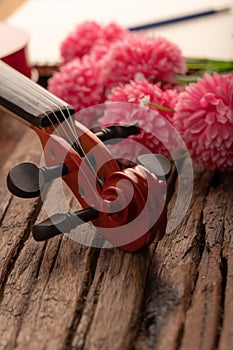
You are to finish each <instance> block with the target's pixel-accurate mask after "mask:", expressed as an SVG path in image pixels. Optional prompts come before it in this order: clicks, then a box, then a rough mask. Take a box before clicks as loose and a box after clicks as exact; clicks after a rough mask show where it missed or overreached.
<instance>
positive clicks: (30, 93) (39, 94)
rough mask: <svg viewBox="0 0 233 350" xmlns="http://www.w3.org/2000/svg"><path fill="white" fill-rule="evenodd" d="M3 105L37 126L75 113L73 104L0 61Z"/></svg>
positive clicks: (49, 123)
mask: <svg viewBox="0 0 233 350" xmlns="http://www.w3.org/2000/svg"><path fill="white" fill-rule="evenodd" d="M0 106H3V107H4V108H6V109H7V110H9V111H11V112H13V113H14V114H16V115H17V116H18V117H20V118H21V119H22V120H23V121H24V122H27V123H29V124H31V125H34V126H36V127H38V128H44V127H47V126H51V125H56V124H58V123H60V122H62V121H63V120H64V119H67V118H69V117H70V116H71V115H73V114H74V109H73V107H72V106H70V105H69V104H67V103H66V102H64V101H62V100H61V99H59V98H58V97H56V96H54V95H53V94H51V93H50V92H49V91H47V90H46V89H44V88H42V87H41V86H39V85H38V84H36V83H35V82H33V81H32V80H30V79H28V78H27V77H25V76H24V75H22V74H21V73H19V72H18V71H16V70H15V69H13V68H11V67H10V66H9V65H7V64H6V63H4V62H3V61H1V60H0Z"/></svg>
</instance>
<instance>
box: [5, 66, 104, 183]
mask: <svg viewBox="0 0 233 350" xmlns="http://www.w3.org/2000/svg"><path fill="white" fill-rule="evenodd" d="M7 68H8V66H7ZM8 69H9V70H10V69H12V68H11V67H9V68H8ZM3 76H4V74H3ZM17 77H19V78H20V80H21V81H22V82H23V83H24V84H22V85H19V84H18V87H19V88H20V89H21V90H22V87H23V91H24V92H25V93H26V95H27V96H28V97H29V98H30V97H31V94H30V93H29V91H28V90H25V88H24V86H25V83H26V85H27V86H28V87H30V89H31V88H33V90H34V91H36V94H37V95H40V96H42V97H43V99H46V100H47V101H49V102H50V103H52V104H53V105H54V106H55V107H57V108H58V109H59V110H60V112H61V114H62V115H63V118H64V121H65V122H66V125H68V128H69V130H70V131H71V132H72V134H73V137H74V141H75V142H77V144H78V146H79V147H80V149H81V151H82V153H83V155H84V157H85V159H86V160H87V163H88V165H89V167H90V168H91V169H92V171H93V172H94V174H95V175H96V177H97V179H98V176H97V173H96V171H95V169H94V167H93V165H92V163H91V162H90V160H89V158H88V157H87V156H86V154H85V151H84V149H83V146H82V145H81V142H80V140H79V136H78V134H77V131H76V128H75V125H74V122H73V119H72V116H71V114H70V111H69V108H68V106H67V105H64V104H63V101H62V100H60V99H59V98H57V97H56V96H54V95H51V97H50V95H49V94H48V92H47V91H46V90H45V89H43V88H42V87H40V86H39V85H36V86H35V85H34V84H33V85H32V84H31V81H30V80H28V78H26V77H24V76H23V75H21V74H19V75H18V76H17ZM5 78H6V79H7V76H5ZM16 81H17V80H16ZM10 83H11V81H10ZM15 85H16V83H14V87H15ZM8 90H9V91H11V90H10V89H8ZM21 100H22V101H24V102H27V103H28V104H29V105H31V106H33V107H34V108H35V105H33V104H32V103H30V102H29V101H28V100H26V99H25V98H22V97H21ZM54 100H57V102H58V103H60V104H62V106H63V107H65V108H66V110H67V113H68V116H69V119H70V121H71V122H72V127H71V125H70V123H69V122H68V121H67V118H66V117H65V115H64V112H63V110H62V108H61V107H60V106H59V104H58V103H55V102H54ZM40 103H41V101H40ZM41 104H42V105H44V106H45V107H47V108H48V110H50V111H51V112H52V113H53V115H54V117H55V119H56V120H57V122H58V124H59V125H60V126H61V128H62V130H63V132H64V134H65V135H66V137H67V139H68V140H69V141H70V143H71V144H73V140H72V139H71V138H70V136H69V135H68V134H67V132H66V130H65V128H64V127H63V125H62V123H61V122H60V121H59V119H58V117H57V115H56V113H55V112H54V111H53V110H52V109H51V108H50V106H48V105H47V104H45V103H43V102H42V103H41ZM36 108H37V110H38V111H39V112H41V113H43V114H45V115H46V116H47V118H48V120H49V122H50V124H51V125H53V126H55V125H54V123H53V122H52V120H51V118H50V117H49V115H48V114H47V113H46V112H45V111H44V110H41V109H40V108H38V106H37V107H36ZM58 135H59V133H58ZM59 136H60V135H59Z"/></svg>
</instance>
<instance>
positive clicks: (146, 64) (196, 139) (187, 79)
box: [48, 21, 233, 170]
mask: <svg viewBox="0 0 233 350" xmlns="http://www.w3.org/2000/svg"><path fill="white" fill-rule="evenodd" d="M61 57H62V62H61V65H60V67H59V68H60V69H59V72H56V73H54V75H53V76H52V77H51V78H50V79H49V81H48V89H49V90H50V91H51V92H52V93H54V94H55V95H57V96H59V97H61V98H62V99H63V100H65V101H67V102H68V103H70V104H71V105H73V106H74V108H75V110H76V111H77V112H78V111H80V110H82V109H84V108H87V107H90V106H93V105H98V104H102V103H105V104H106V106H108V103H109V102H124V103H125V102H127V103H131V104H136V105H141V106H144V107H146V108H149V109H151V110H154V111H155V113H154V114H151V113H142V114H139V115H138V116H137V121H138V123H139V125H140V127H141V130H142V132H141V133H140V134H139V135H134V136H131V138H132V139H133V140H135V141H137V143H139V144H141V145H142V146H146V147H147V148H148V149H149V151H150V152H153V153H161V154H164V155H167V153H168V152H167V149H166V147H164V145H163V144H162V143H161V142H160V140H158V139H156V138H155V137H152V135H153V129H155V128H156V129H159V128H160V129H161V134H164V135H165V134H166V130H165V128H164V126H163V125H160V124H161V123H160V124H159V123H158V120H157V118H156V113H157V114H159V115H162V116H163V117H164V118H166V119H167V120H168V121H169V122H170V123H171V124H172V125H173V126H174V127H175V128H176V130H177V131H178V132H179V134H180V135H181V137H182V139H183V140H184V142H185V144H186V146H187V149H188V151H189V153H190V156H191V158H192V159H193V161H195V162H196V163H198V164H200V165H202V166H203V167H205V168H208V169H220V170H224V169H232V168H233V62H225V61H218V60H207V59H197V58H185V57H184V56H183V55H182V52H181V50H180V49H179V47H177V45H175V44H174V43H172V42H170V41H169V40H167V39H165V38H162V37H151V36H149V35H148V34H146V33H138V32H137V33H134V32H131V31H129V30H126V29H123V28H121V27H120V26H119V25H117V24H115V23H110V24H109V25H105V26H103V25H100V24H98V23H96V22H93V21H87V22H84V23H82V24H80V25H78V26H77V27H76V28H75V30H74V31H73V32H72V33H71V34H69V35H68V37H67V38H65V40H64V41H63V42H62V43H61ZM110 105H111V104H110ZM110 112H111V111H108V112H107V113H103V114H101V115H100V116H98V120H96V118H97V117H96V116H95V115H93V117H90V114H85V113H81V114H80V115H79V118H81V119H80V120H79V121H80V122H81V123H82V124H84V125H86V126H87V127H88V128H91V127H93V126H95V125H96V123H97V122H98V123H99V124H101V125H108V124H113V123H121V124H122V123H129V122H133V121H134V120H135V115H134V114H133V113H131V114H130V113H128V114H127V113H123V114H118V113H115V114H114V113H110ZM110 115H111V120H109V116H110ZM152 116H153V117H152ZM126 119H127V120H126ZM145 125H147V126H148V125H150V130H151V132H148V131H145V130H146V128H145ZM147 129H148V128H147ZM168 137H169V135H168ZM114 147H115V152H116V153H117V156H118V157H119V158H126V153H129V152H130V153H131V156H132V157H133V156H135V157H136V156H137V155H138V153H140V149H139V148H138V147H134V146H132V147H122V146H121V144H118V145H114Z"/></svg>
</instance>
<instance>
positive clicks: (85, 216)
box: [32, 208, 99, 242]
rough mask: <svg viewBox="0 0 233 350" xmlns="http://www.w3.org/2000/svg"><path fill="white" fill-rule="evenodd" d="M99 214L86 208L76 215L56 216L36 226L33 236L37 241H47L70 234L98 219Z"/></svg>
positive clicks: (33, 228)
mask: <svg viewBox="0 0 233 350" xmlns="http://www.w3.org/2000/svg"><path fill="white" fill-rule="evenodd" d="M98 215H99V212H98V211H97V210H96V209H94V208H86V209H83V210H80V211H78V212H76V213H72V212H69V213H66V214H55V215H53V216H52V217H51V218H48V219H47V220H45V221H43V222H41V223H39V224H37V225H34V226H33V227H32V234H33V237H34V239H35V240H36V241H38V242H41V241H45V240H47V239H49V238H52V237H54V236H57V235H60V234H61V233H69V232H70V231H71V230H72V229H74V228H76V227H77V226H79V225H82V224H83V223H84V222H88V221H91V220H95V219H97V217H98Z"/></svg>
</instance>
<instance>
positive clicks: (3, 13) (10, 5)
mask: <svg viewBox="0 0 233 350" xmlns="http://www.w3.org/2000/svg"><path fill="white" fill-rule="evenodd" d="M25 1H26V0H0V21H3V20H5V19H6V18H7V17H8V16H10V15H11V14H12V13H13V12H14V11H15V10H16V9H17V8H18V7H19V6H20V5H21V4H22V3H24V2H25Z"/></svg>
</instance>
